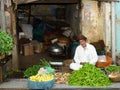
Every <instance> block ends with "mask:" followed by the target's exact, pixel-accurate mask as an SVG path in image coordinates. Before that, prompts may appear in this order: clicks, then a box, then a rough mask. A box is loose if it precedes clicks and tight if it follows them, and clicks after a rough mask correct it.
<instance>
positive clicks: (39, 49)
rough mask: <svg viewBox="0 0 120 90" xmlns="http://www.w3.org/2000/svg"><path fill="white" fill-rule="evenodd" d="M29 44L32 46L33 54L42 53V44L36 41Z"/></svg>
mask: <svg viewBox="0 0 120 90" xmlns="http://www.w3.org/2000/svg"><path fill="white" fill-rule="evenodd" d="M31 44H32V45H33V47H34V52H35V53H41V52H42V51H43V43H39V42H38V41H36V40H33V41H32V42H31Z"/></svg>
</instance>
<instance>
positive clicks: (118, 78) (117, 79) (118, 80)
mask: <svg viewBox="0 0 120 90" xmlns="http://www.w3.org/2000/svg"><path fill="white" fill-rule="evenodd" d="M109 78H110V80H111V81H113V82H120V76H118V77H109Z"/></svg>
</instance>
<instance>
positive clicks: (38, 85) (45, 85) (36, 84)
mask: <svg viewBox="0 0 120 90" xmlns="http://www.w3.org/2000/svg"><path fill="white" fill-rule="evenodd" d="M54 82H55V80H54V76H53V75H50V74H48V75H39V74H37V75H34V76H31V77H30V78H28V80H27V86H28V88H29V89H50V88H52V86H53V85H54Z"/></svg>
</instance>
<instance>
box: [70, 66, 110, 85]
mask: <svg viewBox="0 0 120 90" xmlns="http://www.w3.org/2000/svg"><path fill="white" fill-rule="evenodd" d="M68 84H69V85H73V86H108V85H111V84H112V82H111V81H110V80H109V78H108V77H107V76H106V75H105V74H104V73H103V71H101V69H100V68H96V67H95V66H94V65H92V64H85V65H84V66H83V67H82V68H80V69H79V70H76V71H73V72H72V74H71V75H70V77H69V78H68Z"/></svg>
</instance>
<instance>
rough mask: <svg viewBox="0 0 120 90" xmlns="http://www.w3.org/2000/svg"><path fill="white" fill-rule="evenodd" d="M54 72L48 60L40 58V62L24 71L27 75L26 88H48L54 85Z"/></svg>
mask: <svg viewBox="0 0 120 90" xmlns="http://www.w3.org/2000/svg"><path fill="white" fill-rule="evenodd" d="M54 73H55V69H53V68H52V67H51V66H50V64H49V62H48V61H46V60H45V59H41V64H40V65H36V66H33V67H31V68H29V69H27V70H26V71H25V76H26V77H28V84H27V86H28V88H30V89H50V88H51V87H52V86H53V85H54V81H55V80H54Z"/></svg>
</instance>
